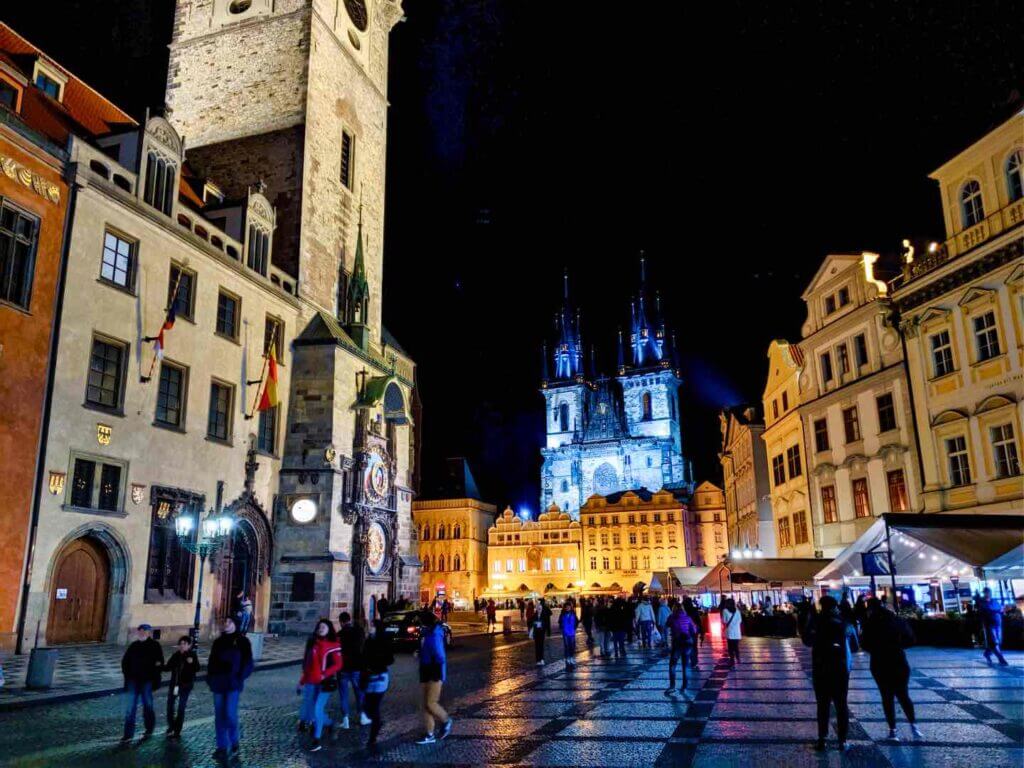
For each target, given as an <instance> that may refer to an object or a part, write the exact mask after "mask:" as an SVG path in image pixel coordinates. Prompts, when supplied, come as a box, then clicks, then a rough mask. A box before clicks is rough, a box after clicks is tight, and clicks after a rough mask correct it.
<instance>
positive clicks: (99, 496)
mask: <svg viewBox="0 0 1024 768" xmlns="http://www.w3.org/2000/svg"><path fill="white" fill-rule="evenodd" d="M124 476H125V472H124V467H123V466H122V465H120V464H112V463H108V462H105V461H100V460H97V459H89V458H84V457H78V456H76V457H74V464H73V469H72V473H71V506H73V507H79V508H81V509H99V510H103V511H106V512H117V511H119V510H120V509H121V501H122V496H123V493H122V487H121V480H122V478H123V477H124Z"/></svg>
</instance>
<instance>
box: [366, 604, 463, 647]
mask: <svg viewBox="0 0 1024 768" xmlns="http://www.w3.org/2000/svg"><path fill="white" fill-rule="evenodd" d="M420 626H421V623H420V612H419V611H397V612H395V613H389V614H387V615H385V616H384V618H383V619H382V620H381V631H382V632H383V633H384V636H385V637H389V638H391V642H392V644H393V645H396V646H406V647H410V648H412V647H416V646H418V645H419V642H420ZM441 629H442V630H443V631H444V645H445V648H448V647H450V646H451V644H452V628H451V627H449V626H448V625H447V624H446V623H444V622H441Z"/></svg>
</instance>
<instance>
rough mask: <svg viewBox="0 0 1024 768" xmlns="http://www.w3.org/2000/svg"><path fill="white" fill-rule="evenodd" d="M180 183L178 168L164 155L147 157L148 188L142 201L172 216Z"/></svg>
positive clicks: (151, 154) (152, 154) (153, 154)
mask: <svg viewBox="0 0 1024 768" xmlns="http://www.w3.org/2000/svg"><path fill="white" fill-rule="evenodd" d="M177 181H178V166H177V165H176V164H175V163H172V162H170V161H169V160H167V158H165V157H163V156H162V155H160V154H158V153H156V152H153V151H150V152H148V153H147V155H146V187H145V189H144V190H143V193H142V199H143V200H144V201H145V202H147V203H148V204H149V205H151V206H153V207H154V208H156V209H157V210H158V211H160V212H161V213H166V214H167V215H168V216H170V215H171V209H172V207H173V206H174V198H175V192H176V188H177Z"/></svg>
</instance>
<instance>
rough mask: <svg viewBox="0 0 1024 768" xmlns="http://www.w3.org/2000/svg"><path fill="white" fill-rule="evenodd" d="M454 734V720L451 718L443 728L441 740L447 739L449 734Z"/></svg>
mask: <svg viewBox="0 0 1024 768" xmlns="http://www.w3.org/2000/svg"><path fill="white" fill-rule="evenodd" d="M451 732H452V719H451V718H450V717H449V718H448V722H447V723H445V724H444V725H442V726H441V738H442V739H447V738H448V734H449V733H451Z"/></svg>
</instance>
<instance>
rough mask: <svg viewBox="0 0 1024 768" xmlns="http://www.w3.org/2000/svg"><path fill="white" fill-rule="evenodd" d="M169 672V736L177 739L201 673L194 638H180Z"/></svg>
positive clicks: (169, 665)
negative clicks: (198, 673) (197, 677)
mask: <svg viewBox="0 0 1024 768" xmlns="http://www.w3.org/2000/svg"><path fill="white" fill-rule="evenodd" d="M167 671H168V672H170V673H171V679H170V682H169V683H168V686H167V736H168V737H169V738H172V739H175V738H178V737H179V736H181V727H182V726H183V725H184V724H185V707H186V706H187V705H188V697H189V695H190V694H191V693H192V687H193V686H194V685H195V684H196V673H197V672H199V657H198V656H197V655H196V652H195V649H193V648H192V638H191V637H189V636H188V635H182V636H181V637H180V638H178V650H176V651H175V652H174V653H172V654H171V658H169V659H168V660H167Z"/></svg>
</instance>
